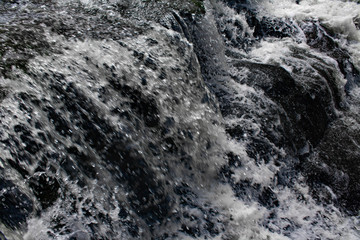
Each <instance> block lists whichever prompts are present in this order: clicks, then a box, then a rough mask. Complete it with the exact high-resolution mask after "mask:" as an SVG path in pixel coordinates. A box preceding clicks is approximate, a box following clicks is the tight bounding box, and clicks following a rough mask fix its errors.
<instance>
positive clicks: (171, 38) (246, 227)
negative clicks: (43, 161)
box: [0, 0, 360, 240]
mask: <svg viewBox="0 0 360 240" xmlns="http://www.w3.org/2000/svg"><path fill="white" fill-rule="evenodd" d="M81 2H82V3H84V4H86V5H87V6H88V7H89V8H91V7H96V6H97V5H96V1H81ZM115 2H116V1H115ZM68 3H69V2H66V4H68ZM257 3H258V4H259V5H258V9H260V12H261V14H263V15H266V16H269V15H274V16H277V17H286V18H294V19H296V20H297V21H302V20H306V19H313V18H314V19H318V20H319V21H320V22H322V23H324V24H326V25H327V27H329V28H331V29H333V30H334V31H336V33H338V34H341V37H340V40H339V41H341V43H342V46H345V48H346V49H348V50H349V51H351V52H352V54H353V55H352V57H353V61H354V62H355V63H358V64H359V63H360V60H359V58H358V56H359V48H358V47H359V40H360V37H359V30H357V29H356V28H354V27H355V25H354V23H353V21H352V19H353V18H354V17H356V16H357V15H359V14H360V13H359V5H356V4H355V3H352V2H340V1H335V0H329V1H320V0H318V1H305V0H304V1H301V3H300V5H298V4H295V3H294V2H293V1H290V0H289V1H285V0H284V1H262V2H260V1H257ZM207 6H211V5H210V4H209V2H208V3H207ZM218 7H219V6H218ZM220 7H221V8H223V11H224V12H226V13H227V14H229V15H230V14H232V16H228V17H230V18H233V19H238V20H240V21H241V22H242V23H243V24H245V21H244V16H243V15H241V14H240V15H238V14H236V13H234V11H233V10H229V9H226V7H225V6H223V5H221V4H220ZM207 10H208V13H207V16H206V17H207V18H208V19H210V20H209V22H210V23H209V25H210V26H211V24H214V23H213V22H211V21H213V20H212V19H213V18H214V16H213V15H212V12H211V11H212V10H211V9H207ZM345 12H346V13H347V14H346V16H343V15H344V13H345ZM150 25H151V27H150V29H148V30H147V31H146V32H145V33H144V35H139V36H136V37H129V38H124V39H123V40H122V43H123V44H125V46H124V45H120V44H119V43H118V42H116V41H112V40H104V41H100V40H92V39H85V40H84V41H73V40H67V39H65V38H63V37H61V36H58V35H56V34H50V33H49V34H48V35H47V37H48V41H49V42H51V43H53V44H55V45H56V46H57V47H58V48H60V49H63V52H62V53H58V54H52V55H50V56H38V57H36V58H35V59H33V60H31V61H30V64H29V65H30V71H31V72H32V73H35V74H39V75H40V74H41V73H44V72H51V71H53V72H60V73H62V74H64V75H65V78H66V82H72V83H73V84H74V85H75V86H76V87H77V88H78V89H81V90H82V92H84V93H85V94H86V95H87V96H89V98H90V99H91V101H92V102H93V103H95V106H96V107H97V108H98V111H99V115H102V116H105V117H104V119H106V120H107V121H108V122H110V123H111V125H112V126H114V129H116V130H118V131H122V130H123V129H126V128H127V127H128V128H135V126H127V125H126V124H129V123H127V122H125V123H124V122H123V121H120V120H119V119H118V118H117V117H116V116H114V115H113V114H112V113H111V112H110V110H111V108H113V107H116V106H117V104H119V101H122V99H121V97H114V98H113V99H110V100H109V101H108V102H107V104H104V103H103V102H102V101H101V100H99V97H98V92H97V91H98V89H100V88H102V87H105V86H106V84H107V79H106V76H107V74H109V72H107V70H106V69H105V67H103V65H104V64H106V65H108V66H115V67H116V69H117V70H116V73H117V74H118V75H119V76H126V77H127V78H128V79H131V81H130V82H127V84H130V85H131V86H135V87H138V88H140V89H141V90H142V92H143V93H144V94H148V95H149V96H152V94H154V93H156V96H158V99H157V101H158V103H159V104H160V106H161V113H160V114H161V116H160V117H161V118H164V117H165V116H172V117H173V118H174V120H175V122H176V124H179V125H181V126H182V128H184V129H190V130H192V132H193V138H194V139H195V141H194V142H195V143H196V144H193V142H187V145H186V146H183V147H184V149H186V150H187V151H188V152H190V153H191V156H192V157H193V158H194V159H195V165H194V166H193V167H194V168H195V169H196V170H199V172H200V170H201V171H204V173H203V174H199V173H198V174H197V175H195V177H194V176H190V175H191V174H190V173H189V172H187V171H186V169H185V168H184V167H182V166H181V165H180V164H178V163H177V162H176V161H177V159H176V157H173V159H170V161H169V162H170V165H171V168H172V171H173V172H172V174H173V175H172V177H173V179H171V180H170V181H171V182H172V184H175V185H176V184H177V181H179V182H181V181H183V180H184V179H185V181H188V184H189V185H190V186H191V187H192V189H193V190H194V191H195V192H196V193H197V194H198V196H199V197H198V198H197V199H196V201H197V203H198V204H199V205H205V204H210V205H211V206H213V207H214V208H216V209H218V210H220V212H221V216H219V220H220V221H223V222H226V226H227V229H226V231H225V232H223V233H221V234H219V235H218V236H216V237H213V238H212V239H219V240H220V239H232V240H235V239H239V240H248V239H256V240H257V239H258V240H269V239H273V240H284V239H314V240H315V239H339V240H342V239H346V240H356V239H359V238H360V231H359V228H360V225H359V217H358V216H355V217H348V216H346V215H344V214H342V213H341V212H340V211H339V210H338V209H337V208H336V207H334V206H333V205H331V204H328V205H325V204H324V205H322V204H319V203H317V202H316V201H315V200H314V199H313V198H312V196H311V194H310V189H309V187H308V186H307V184H306V181H305V179H304V177H303V176H302V174H301V173H298V174H297V176H296V177H295V184H294V186H293V187H292V188H289V187H284V186H278V185H277V177H276V173H277V172H278V171H279V168H280V166H278V165H275V161H276V160H277V158H280V157H285V156H286V153H285V151H284V149H276V150H277V154H278V155H274V156H272V159H271V160H270V162H269V163H265V160H263V159H260V161H254V159H251V158H250V157H249V156H247V153H246V143H247V137H248V136H246V135H245V136H244V138H243V139H244V140H243V141H235V140H233V139H230V137H229V136H226V134H225V129H224V125H225V124H227V125H232V124H233V125H240V126H244V127H247V128H248V129H252V130H253V132H254V135H256V134H258V133H259V132H260V129H261V127H262V124H264V123H263V122H264V121H265V120H264V119H262V118H261V116H266V115H267V114H269V112H270V110H269V109H270V108H271V107H272V106H275V105H276V103H274V102H272V101H271V100H270V99H268V98H266V97H265V94H264V93H263V92H261V91H259V90H256V89H255V88H253V87H251V86H248V85H246V84H240V83H238V82H236V81H234V80H231V79H230V80H228V79H225V80H226V81H225V83H224V85H225V86H226V87H227V88H229V89H231V90H232V93H233V98H234V99H236V100H234V101H235V102H236V101H237V102H238V103H239V104H242V105H245V106H247V107H248V108H249V109H250V110H251V112H252V113H254V114H253V116H252V118H251V119H247V118H245V117H244V118H241V117H240V118H238V117H228V118H225V119H219V116H217V114H216V113H215V111H216V110H215V109H214V108H213V107H212V106H209V105H207V104H199V103H200V100H201V98H202V95H201V94H202V93H208V94H209V92H208V91H207V90H202V91H200V92H198V91H197V90H196V89H197V88H200V89H205V87H204V84H203V83H202V81H201V77H200V72H199V69H197V72H195V74H194V75H195V76H189V74H188V73H185V72H182V73H181V74H176V73H174V72H172V68H175V67H180V68H181V69H186V68H187V67H188V65H189V62H190V59H191V57H192V54H193V45H192V44H191V43H190V42H189V41H188V40H186V39H185V38H184V37H183V36H181V35H180V34H179V33H177V32H174V31H172V30H168V29H165V28H164V27H162V26H159V25H158V24H150ZM247 31H248V32H251V31H252V30H251V29H250V28H247ZM209 32H211V31H209ZM211 37H213V40H214V43H219V42H217V41H218V39H217V36H215V35H214V36H211ZM148 38H152V39H155V40H157V41H158V42H159V45H156V46H149V45H148V44H147V39H148ZM179 46H180V47H181V48H182V50H184V52H185V53H184V54H180V53H179V52H178V49H177V47H179ZM297 49H301V50H304V51H306V52H307V53H308V54H309V55H311V56H316V57H318V58H321V59H323V60H324V62H325V63H326V64H327V65H328V66H329V67H331V68H333V69H336V70H337V81H338V85H339V86H343V85H345V79H344V78H343V76H342V75H341V73H340V72H339V70H338V67H337V63H336V62H335V60H333V59H331V58H330V57H328V56H326V54H323V53H320V52H318V51H317V50H314V49H310V48H309V47H308V46H307V45H306V44H304V43H298V42H296V41H295V40H293V39H290V38H285V39H281V40H280V39H267V40H266V41H265V40H264V41H262V42H260V43H258V44H256V45H255V46H254V47H253V48H251V50H250V51H249V52H247V53H245V52H241V53H242V54H243V56H244V57H245V58H246V59H248V60H251V61H253V62H259V63H266V64H273V65H280V66H282V67H283V68H284V69H286V70H287V71H288V72H289V73H292V72H293V70H294V69H303V70H304V71H310V72H311V73H313V72H312V71H313V68H312V67H311V63H312V62H311V61H315V57H314V58H308V59H305V60H301V59H299V58H296V57H293V54H292V53H293V51H294V50H297ZM133 50H137V51H143V52H144V53H145V56H149V55H151V56H153V57H155V59H156V60H157V62H158V64H159V66H161V67H162V68H164V69H165V70H164V71H165V72H166V73H167V77H166V78H164V79H159V78H158V73H159V72H158V71H156V70H152V69H149V68H146V67H144V66H143V65H142V64H141V63H140V62H137V59H136V57H134V56H133V52H132V51H133ZM212 50H213V51H214V52H215V54H214V56H213V57H214V62H216V60H217V61H219V60H220V62H221V61H225V57H224V54H223V53H222V52H221V51H223V46H222V45H217V46H214V49H212ZM239 52H240V51H239ZM216 54H218V55H216ZM84 56H87V57H88V58H89V59H91V61H92V63H91V64H89V63H87V62H86V61H85V59H84ZM216 56H218V57H219V58H218V59H215V58H216ZM193 64H194V63H193ZM196 64H197V63H195V65H196ZM214 64H215V63H214ZM219 64H224V65H226V64H225V62H221V63H219ZM69 65H71V67H72V68H69ZM89 65H90V67H89ZM95 65H98V66H100V70H98V69H95V67H94V66H95ZM224 65H223V66H222V67H224V68H225V66H224ZM357 66H358V67H359V65H357ZM226 70H227V71H229V72H230V75H232V76H238V77H239V78H240V79H241V78H246V77H247V76H248V74H249V73H248V72H247V71H246V70H243V71H240V70H239V69H236V68H234V67H232V66H231V65H230V67H229V68H228V69H226ZM13 71H14V73H17V74H18V79H17V80H18V81H19V82H17V81H12V80H9V79H4V78H2V79H1V82H0V83H1V87H7V88H9V89H11V91H12V93H13V94H15V93H16V92H20V91H25V92H28V93H31V94H34V95H36V96H38V97H39V99H40V98H45V99H47V100H49V101H51V100H50V96H49V95H47V94H46V91H39V89H47V87H48V86H47V83H46V82H42V81H40V80H41V79H40V80H39V79H38V80H34V79H30V78H28V76H27V75H26V74H23V73H22V71H21V70H19V69H13ZM139 72H143V73H145V74H146V76H147V85H146V86H141V84H140V79H141V76H140V73H139ZM314 74H315V73H314ZM94 79H95V80H94ZM186 80H189V81H186ZM39 86H40V87H39ZM356 93H357V91H354V92H353V94H356ZM175 97H177V98H178V100H179V101H180V103H181V104H177V105H175V104H173V101H174V99H175ZM255 97H256V98H255ZM257 99H261V101H262V102H261V105H262V106H260V103H259V101H258V100H257ZM2 104H4V105H5V107H4V108H2V109H1V110H2V111H3V112H4V113H6V112H11V113H12V114H11V115H17V116H18V118H17V119H16V120H15V119H14V118H12V116H11V115H10V114H9V115H7V118H2V122H1V125H2V127H3V128H4V129H6V128H8V129H12V128H13V125H15V124H16V123H17V124H18V123H23V124H24V125H28V124H27V116H23V115H22V113H21V112H20V110H19V109H18V106H17V104H16V101H15V100H14V99H11V98H10V97H9V98H6V99H5V100H4V101H3V102H2ZM264 106H265V107H264ZM352 111H354V112H355V111H358V109H357V108H355V107H354V109H353V110H352ZM41 114H42V113H38V115H37V118H38V119H39V120H44V119H46V116H42V115H41ZM19 116H20V117H19ZM64 117H65V118H70V117H71V116H67V115H66V113H65V116H64ZM273 118H274V119H275V120H272V121H273V123H274V125H276V123H277V121H280V120H276V119H279V116H276V115H275V116H273ZM44 121H45V120H44ZM273 127H274V126H273ZM175 130H176V129H172V131H175ZM32 131H37V130H36V129H32ZM49 131H51V129H50V130H49ZM147 134H149V133H147V132H146V131H145V130H143V129H142V130H141V131H139V132H137V133H136V135H130V136H129V138H131V139H132V140H133V139H134V141H136V142H137V144H138V145H139V146H140V149H141V150H144V149H142V145H145V143H146V142H147V141H148V137H149V136H152V135H151V134H149V135H147ZM173 134H176V132H174V133H173ZM2 137H3V138H5V137H6V136H5V135H3V136H2ZM60 138H61V140H62V141H64V142H65V144H66V145H67V144H68V145H71V144H72V143H71V142H70V140H69V139H62V137H60ZM184 139H185V137H184ZM155 140H156V139H155ZM206 141H210V142H211V144H212V145H214V146H215V147H212V148H210V150H208V149H206ZM180 143H183V142H180ZM79 148H81V149H87V148H90V147H89V146H79ZM144 148H145V147H144ZM274 148H276V147H275V146H274ZM54 150H58V149H54ZM304 151H305V150H304ZM226 152H233V153H234V154H236V155H239V156H241V160H242V167H241V168H234V169H233V170H234V174H233V176H232V177H233V178H234V181H236V182H237V181H241V180H247V181H249V182H251V183H252V184H259V185H260V186H261V188H264V187H269V188H270V189H271V190H272V191H273V192H274V193H276V195H277V198H278V201H279V207H275V208H273V209H267V208H265V207H263V206H261V204H260V203H258V202H257V200H256V199H252V197H251V196H248V198H245V199H240V198H238V197H236V196H234V191H233V189H232V188H231V187H230V186H229V185H228V184H223V183H220V182H219V181H218V177H217V176H216V172H217V171H218V170H219V168H220V166H221V165H222V164H224V163H225V159H224V156H223V153H226ZM144 154H146V150H144ZM0 156H1V157H2V158H3V159H6V158H8V157H9V156H10V154H9V153H8V152H7V151H2V152H1V155H0ZM152 160H153V161H154V162H151V164H153V165H152V166H151V167H152V168H153V169H155V170H156V171H157V172H159V173H160V174H159V176H157V177H159V178H164V179H166V177H168V176H167V175H166V174H165V173H164V172H165V171H164V170H162V169H161V168H162V166H161V164H157V163H156V161H155V160H159V159H152ZM160 160H162V159H160ZM54 164H56V163H54ZM3 165H5V163H1V162H0V166H3ZM285 165H286V163H282V166H281V167H284V166H285ZM96 167H97V168H98V169H99V174H102V175H103V177H102V178H101V179H102V180H101V181H100V182H99V181H96V180H92V179H87V181H88V182H87V183H88V186H87V187H85V188H80V187H78V186H77V185H76V184H75V183H74V182H73V181H71V180H69V179H68V176H67V175H66V173H64V172H62V170H58V172H57V174H58V176H61V177H62V179H63V181H64V182H63V183H64V185H65V186H66V187H67V188H68V190H69V192H71V193H73V194H74V195H77V196H82V197H83V200H82V201H79V202H77V204H78V212H77V213H70V212H71V210H70V209H67V207H69V206H68V204H70V203H68V202H67V200H68V199H66V200H62V199H60V200H58V201H57V202H55V204H54V206H52V207H50V208H49V209H47V210H46V211H43V212H42V213H41V216H40V217H38V216H35V215H32V216H30V217H29V219H28V221H27V224H28V226H27V229H26V230H24V232H21V233H20V234H18V233H14V234H13V235H12V234H11V233H8V232H7V231H3V232H4V234H6V235H7V237H8V238H9V239H26V240H35V239H36V240H37V239H44V240H45V239H48V238H49V236H48V232H51V233H52V234H53V235H54V237H53V239H64V240H65V239H68V238H69V237H70V236H76V237H77V239H90V233H89V231H90V230H89V229H88V227H87V224H90V223H91V222H92V221H93V222H97V221H100V220H98V219H97V218H96V217H91V218H87V217H85V216H84V215H83V214H84V213H83V212H82V211H83V210H82V207H88V206H87V204H86V200H91V201H92V202H93V203H94V204H95V205H96V209H97V211H98V212H101V213H104V212H108V213H109V215H110V217H111V220H112V225H113V228H114V229H115V230H114V229H112V230H113V231H116V232H117V235H116V236H114V235H112V237H113V239H131V238H132V237H131V236H130V235H129V234H128V233H127V231H126V229H125V227H124V226H122V223H121V222H120V219H119V217H118V212H119V211H120V208H121V207H120V206H119V203H122V202H127V201H128V200H127V199H126V196H127V194H129V193H128V192H127V191H126V190H125V189H122V188H121V186H120V187H118V186H114V185H113V184H112V182H111V180H112V179H111V173H110V172H108V170H107V169H106V167H107V166H105V164H98V165H96ZM28 168H29V169H32V170H34V167H32V166H28ZM12 178H14V179H16V178H18V180H17V181H19V183H20V182H21V177H20V176H19V177H13V176H12ZM19 179H20V180H19ZM191 181H193V182H191ZM328 193H329V194H330V195H331V194H332V191H331V189H328ZM109 199H110V201H109ZM61 201H64V202H61ZM69 208H70V207H69ZM173 211H174V212H176V211H178V209H173ZM192 211H193V214H194V216H202V213H201V212H196V210H193V209H192ZM270 215H274V216H273V217H270ZM58 216H61V217H64V219H63V221H64V224H65V226H64V227H63V229H62V230H61V231H60V232H56V231H53V229H52V226H51V223H50V222H51V220H52V219H53V218H56V217H58ZM129 218H133V219H138V218H139V217H137V216H136V214H135V213H134V212H133V213H132V214H131V215H130V216H129ZM139 221H140V220H139ZM175 222H176V221H175V220H174V219H172V218H171V217H169V219H168V220H167V222H166V223H164V224H163V226H160V227H159V229H158V231H159V232H167V231H169V232H171V231H176V229H177V228H176V227H177V224H179V223H175ZM140 225H141V224H140ZM66 228H68V229H69V228H70V229H71V231H72V232H70V233H66V232H65V230H66ZM109 229H110V226H109V225H107V224H106V223H104V224H103V225H102V228H101V229H100V230H99V234H100V235H102V236H106V233H107V231H109ZM140 232H141V233H142V234H141V236H140V237H142V238H143V239H150V235H151V233H150V232H149V230H147V229H141V230H140ZM16 234H17V236H15V235H16ZM21 234H23V236H21ZM209 238H210V237H208V239H209ZM173 239H193V238H192V237H190V236H189V235H186V234H185V233H179V235H177V237H176V238H175V237H174V238H173ZM197 239H205V238H202V237H201V238H200V237H199V238H197Z"/></svg>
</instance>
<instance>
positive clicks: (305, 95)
mask: <svg viewBox="0 0 360 240" xmlns="http://www.w3.org/2000/svg"><path fill="white" fill-rule="evenodd" d="M235 66H237V67H239V68H243V67H246V68H247V69H249V70H250V71H251V74H250V75H249V77H248V78H246V79H244V80H242V81H244V82H243V83H246V84H248V85H250V86H254V87H258V88H261V89H262V90H263V91H264V92H265V93H266V95H267V96H268V97H270V99H272V100H273V101H275V102H277V103H278V104H280V106H281V107H282V108H283V109H284V111H285V112H286V114H287V117H288V118H289V120H290V123H291V125H288V123H287V121H288V120H287V119H285V118H283V120H284V121H283V122H282V124H283V129H284V131H285V136H286V137H288V138H289V139H291V141H293V142H294V143H295V145H296V146H297V148H298V149H300V148H302V147H303V146H304V145H305V144H306V141H307V140H308V141H310V142H311V144H312V145H313V146H316V145H317V144H318V143H319V142H320V140H321V139H322V137H323V135H324V133H325V130H326V129H327V126H328V124H329V123H330V122H332V121H333V120H334V119H335V116H336V114H335V109H334V107H333V106H334V99H333V96H332V94H331V92H330V91H329V88H328V85H327V83H326V82H324V81H322V80H320V81H318V82H315V83H314V84H313V85H312V88H310V89H305V88H304V87H303V86H302V85H299V84H297V82H296V81H295V80H294V78H293V77H292V76H291V75H290V74H289V73H288V72H287V71H286V70H285V69H283V68H281V67H279V66H272V65H266V64H258V63H250V62H243V61H242V62H239V63H238V64H236V65H235Z"/></svg>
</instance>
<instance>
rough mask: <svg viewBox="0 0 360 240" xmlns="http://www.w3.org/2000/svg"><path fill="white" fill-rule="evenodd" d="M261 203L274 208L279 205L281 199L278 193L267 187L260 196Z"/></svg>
mask: <svg viewBox="0 0 360 240" xmlns="http://www.w3.org/2000/svg"><path fill="white" fill-rule="evenodd" d="M259 203H260V204H262V205H263V206H265V207H267V208H269V209H270V208H274V207H278V206H279V200H278V199H277V197H276V194H275V193H274V192H273V190H271V188H269V187H265V188H264V189H263V191H262V193H261V195H260V196H259Z"/></svg>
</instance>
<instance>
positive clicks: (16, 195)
mask: <svg viewBox="0 0 360 240" xmlns="http://www.w3.org/2000/svg"><path fill="white" fill-rule="evenodd" d="M32 211H33V202H32V201H31V199H30V198H29V197H28V196H27V195H25V194H24V193H22V192H21V191H20V190H19V188H18V187H17V186H16V185H15V184H13V183H12V182H11V181H9V180H6V179H3V178H0V220H1V222H2V223H4V224H5V225H6V226H8V227H10V228H13V229H16V228H19V227H20V226H21V225H23V224H25V223H26V218H27V217H28V216H29V215H30V214H31V213H32ZM1 235H3V234H2V233H1V232H0V237H1Z"/></svg>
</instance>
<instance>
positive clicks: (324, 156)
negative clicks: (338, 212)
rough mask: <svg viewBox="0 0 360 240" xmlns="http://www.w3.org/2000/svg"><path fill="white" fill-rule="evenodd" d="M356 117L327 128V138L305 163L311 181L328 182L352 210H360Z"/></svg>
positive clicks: (340, 202) (341, 204)
mask: <svg viewBox="0 0 360 240" xmlns="http://www.w3.org/2000/svg"><path fill="white" fill-rule="evenodd" d="M354 121H355V120H354V119H348V118H342V119H339V120H337V121H336V122H334V123H333V124H332V125H331V127H330V128H329V129H328V130H327V132H326V134H325V136H324V138H323V140H322V141H321V143H320V144H319V146H318V147H317V149H316V150H315V154H314V155H313V156H311V158H310V161H309V162H306V163H304V165H303V167H304V168H305V171H304V172H305V173H307V176H308V181H309V182H310V184H325V185H327V186H329V187H331V189H332V190H333V191H334V193H335V194H336V195H337V196H338V199H337V201H338V202H339V204H340V206H341V207H345V209H346V210H347V211H348V212H349V213H350V214H354V215H356V214H358V211H359V210H360V200H359V199H360V184H359V182H360V178H359V171H360V164H359V159H360V148H359V146H360V131H359V129H356V128H353V127H352V126H354V124H355V125H357V124H358V123H354Z"/></svg>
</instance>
